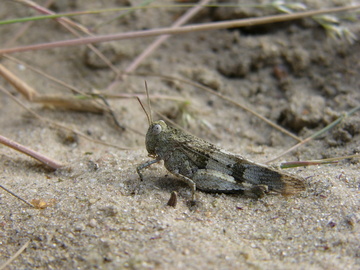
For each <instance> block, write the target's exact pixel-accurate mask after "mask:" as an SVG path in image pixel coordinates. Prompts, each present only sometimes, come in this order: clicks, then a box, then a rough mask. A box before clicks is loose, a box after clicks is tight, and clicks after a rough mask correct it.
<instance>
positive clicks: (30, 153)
mask: <svg viewBox="0 0 360 270" xmlns="http://www.w3.org/2000/svg"><path fill="white" fill-rule="evenodd" d="M0 143H2V144H4V145H6V146H8V147H11V148H12V149H15V150H17V151H19V152H21V153H23V154H25V155H28V156H30V157H32V158H34V159H36V160H38V161H40V162H41V163H44V164H45V165H47V166H49V167H50V168H53V169H55V170H56V169H59V168H61V167H63V166H64V165H63V164H61V163H60V162H58V161H56V160H53V159H51V158H49V157H47V156H45V155H43V154H40V153H38V152H36V151H34V150H32V149H30V148H28V147H26V146H24V145H22V144H19V143H17V142H15V141H12V140H10V139H8V138H6V137H4V136H2V135H0Z"/></svg>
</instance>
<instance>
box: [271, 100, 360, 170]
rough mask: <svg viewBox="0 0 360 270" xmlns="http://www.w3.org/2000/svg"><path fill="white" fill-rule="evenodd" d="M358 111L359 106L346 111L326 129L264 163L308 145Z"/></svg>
mask: <svg viewBox="0 0 360 270" xmlns="http://www.w3.org/2000/svg"><path fill="white" fill-rule="evenodd" d="M358 110H360V106H358V107H355V108H353V109H352V110H350V111H348V112H347V113H345V114H343V115H342V116H340V117H339V118H338V119H336V120H335V121H333V122H332V123H330V124H329V125H327V126H326V127H324V128H323V129H321V130H319V131H318V132H315V133H314V134H313V135H311V136H310V137H308V138H306V139H305V140H303V141H301V142H299V143H298V144H296V145H294V146H293V147H290V148H289V149H288V150H286V151H284V152H283V153H281V154H280V155H278V156H277V157H275V158H273V159H271V160H269V161H267V162H266V163H271V162H273V161H275V160H277V159H279V158H281V157H282V156H284V155H286V154H288V153H290V152H291V151H293V150H295V149H297V148H298V147H300V146H302V145H304V144H306V143H308V142H309V141H311V140H313V139H315V138H317V137H319V136H320V135H322V134H324V133H325V132H327V131H329V130H330V129H332V128H333V127H335V126H337V125H338V124H339V123H341V122H342V121H343V120H344V118H345V117H348V116H350V115H352V114H353V113H355V112H356V111H358Z"/></svg>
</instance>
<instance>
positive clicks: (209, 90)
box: [136, 73, 302, 142]
mask: <svg viewBox="0 0 360 270" xmlns="http://www.w3.org/2000/svg"><path fill="white" fill-rule="evenodd" d="M136 75H142V76H153V77H160V78H162V79H164V80H169V81H179V82H183V83H186V84H188V85H191V86H194V87H197V88H199V89H201V90H204V91H206V92H208V93H210V94H212V95H215V96H217V97H219V98H221V99H223V100H225V101H227V102H229V103H231V104H233V105H235V106H237V107H239V108H241V109H243V110H244V111H246V112H249V113H250V114H252V115H254V116H256V117H257V118H259V119H261V120H262V121H264V122H265V123H267V124H268V125H270V126H272V127H273V128H275V129H277V130H279V131H280V132H282V133H284V134H286V135H288V136H289V137H291V138H293V139H295V140H296V141H299V142H301V141H302V139H301V138H299V137H298V136H296V135H295V134H292V133H291V132H289V131H288V130H286V129H284V128H283V127H281V126H279V125H277V124H276V123H274V122H272V121H270V120H269V119H267V118H265V117H264V116H262V115H260V114H258V113H257V112H256V111H255V110H253V109H251V108H249V107H247V106H245V105H242V104H240V103H239V102H237V101H235V100H233V99H231V98H228V97H226V96H223V95H221V94H220V93H218V92H216V91H214V90H213V89H211V88H209V87H207V86H204V85H202V84H199V83H196V82H193V81H190V80H187V79H183V78H177V77H174V76H167V75H159V74H150V73H137V74H136ZM181 129H182V128H181Z"/></svg>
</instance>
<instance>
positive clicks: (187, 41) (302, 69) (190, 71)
mask: <svg viewBox="0 0 360 270" xmlns="http://www.w3.org/2000/svg"><path fill="white" fill-rule="evenodd" d="M39 2H44V1H39ZM56 2H58V4H56V5H53V6H52V8H54V10H56V11H58V12H65V11H71V10H88V9H94V8H99V7H104V4H105V3H104V2H105V1H56ZM120 2H121V3H124V2H126V1H115V0H114V1H106V6H108V7H113V6H116V5H119V4H121V3H120ZM347 2H349V1H334V2H333V3H330V1H329V2H328V3H327V4H329V6H332V5H338V4H347ZM319 3H321V2H320V1H318V2H316V1H312V2H311V1H309V2H307V4H308V5H309V7H311V8H317V7H319V5H320V4H319ZM182 12H183V11H182V10H181V9H164V10H159V9H150V10H143V11H137V12H135V13H133V14H131V15H128V16H126V17H124V18H123V19H120V20H117V21H115V22H113V23H108V24H107V25H106V26H105V27H104V26H103V27H100V28H99V30H98V32H99V33H115V32H121V31H128V30H131V29H145V28H156V27H163V26H168V25H170V24H171V22H172V21H173V20H174V19H176V18H177V17H178V16H180V15H181V14H182ZM273 12H274V11H273V10H268V9H266V10H259V9H251V8H248V9H220V8H218V9H212V10H207V11H203V12H201V13H200V14H199V15H198V16H197V17H196V18H195V19H194V20H193V21H192V22H193V23H201V22H209V21H216V20H224V19H234V18H241V17H251V16H260V15H266V14H270V13H273ZM32 14H34V13H33V12H31V11H29V10H28V9H27V8H25V7H23V6H21V5H19V4H15V3H12V2H10V1H5V2H3V3H1V9H0V18H13V17H24V16H29V15H32ZM113 15H114V14H111V15H109V14H103V15H92V16H81V17H76V20H78V21H79V22H80V23H82V24H84V25H86V26H88V27H95V26H96V25H97V24H99V23H100V22H104V21H105V20H107V19H108V18H110V17H112V16H113ZM155 18H158V19H155ZM344 25H345V26H348V27H349V29H350V30H351V31H353V33H355V34H356V35H357V36H359V35H360V33H359V25H358V24H357V23H351V24H344ZM20 27H21V25H18V24H16V25H15V24H14V25H9V26H2V27H0V31H1V32H0V40H1V44H4V43H5V42H6V41H7V40H8V37H12V35H13V34H14V33H16V32H17V31H18V30H19V28H20ZM69 38H72V36H71V35H70V34H68V33H67V32H66V31H65V30H64V29H63V28H61V27H60V26H59V25H58V24H57V23H55V22H47V23H43V22H36V23H35V24H34V25H33V26H32V27H31V28H30V29H29V30H28V31H27V33H26V34H25V35H24V36H23V37H22V38H20V40H19V41H18V42H17V45H24V44H32V43H40V42H46V41H50V40H60V39H69ZM151 41H152V39H150V38H147V39H141V40H132V41H121V42H111V43H107V44H101V45H98V48H99V49H100V50H102V51H103V52H105V53H107V54H108V55H109V57H110V59H112V60H113V62H114V64H115V65H116V67H117V68H119V69H120V70H121V69H124V68H126V67H127V66H128V65H129V63H130V62H131V60H132V59H134V57H135V56H137V55H138V54H139V53H141V52H142V50H143V49H144V48H145V47H146V46H147V44H149V43H150V42H151ZM14 56H16V57H18V58H19V59H21V60H22V61H25V62H26V63H29V64H32V65H33V66H34V67H37V68H39V69H41V70H43V71H46V72H47V73H49V74H51V75H52V76H55V77H56V78H58V79H61V80H63V81H65V82H67V83H69V84H72V85H74V86H76V87H78V88H80V89H82V90H83V91H86V92H90V91H103V92H104V93H106V94H114V95H115V94H119V93H141V94H143V93H144V80H145V79H146V80H147V83H148V85H149V90H150V94H151V95H154V96H158V97H161V96H164V95H166V96H171V97H173V98H180V99H182V101H174V100H169V99H164V98H154V99H152V105H153V109H154V111H158V112H161V113H162V114H164V115H166V116H167V117H169V118H171V119H172V120H174V121H177V123H179V124H182V125H184V124H185V126H186V128H187V129H188V130H189V132H191V133H193V134H195V135H197V136H199V137H202V138H204V139H206V140H209V141H211V142H213V143H215V144H217V145H218V146H220V147H222V148H224V149H227V150H229V151H231V152H233V153H239V154H241V155H243V156H246V157H248V158H250V159H252V160H256V161H258V162H266V161H267V160H270V159H272V158H273V157H275V156H276V155H278V154H279V153H281V152H282V151H284V150H286V149H287V148H289V147H290V146H292V145H294V144H295V143H296V141H295V140H294V139H292V138H290V137H289V136H287V135H284V134H282V133H281V132H279V131H277V130H275V129H274V128H272V127H270V126H269V125H268V124H266V123H264V122H263V121H261V120H259V119H258V118H256V117H255V116H253V115H252V114H250V113H247V112H245V111H243V110H242V109H240V108H239V107H237V106H235V105H233V104H229V103H228V102H226V101H224V100H222V99H220V98H219V97H217V96H214V95H211V94H209V93H206V92H204V91H202V90H201V89H199V88H195V87H193V86H190V85H188V84H185V83H183V82H179V81H172V82H169V81H165V80H162V79H161V78H159V77H149V76H146V77H145V76H130V77H128V78H127V79H126V80H125V81H123V82H121V83H119V84H118V85H116V86H115V87H114V88H113V89H111V90H103V89H106V88H107V87H108V86H109V85H110V84H111V83H112V81H113V80H114V73H113V72H111V70H110V69H109V68H107V67H104V65H103V64H102V63H101V61H100V60H99V59H96V58H95V57H94V56H93V55H92V54H91V53H90V52H89V51H88V50H87V49H86V48H85V47H71V48H61V49H52V50H46V51H36V52H26V53H19V54H14ZM359 63H360V44H359V42H358V41H356V42H354V43H352V44H351V43H349V42H346V41H344V40H335V39H331V38H329V37H328V36H327V35H326V33H325V32H324V30H323V29H322V28H321V27H320V26H319V25H318V24H317V23H315V22H314V21H313V20H311V19H304V20H299V21H294V22H288V23H279V24H274V25H268V26H261V27H253V28H246V29H233V30H230V31H229V30H218V31H211V32H201V33H191V34H186V35H181V36H175V37H172V38H171V39H170V40H169V41H168V42H167V43H166V44H164V45H163V46H162V47H161V48H160V49H158V50H157V51H156V52H155V53H154V54H153V55H152V56H151V57H150V58H148V59H147V60H146V61H145V62H144V63H143V65H142V66H141V68H140V69H139V71H142V72H147V73H156V74H162V75H171V76H176V77H178V78H185V79H190V80H193V81H195V82H198V83H200V84H203V85H206V86H209V87H211V88H213V89H214V90H216V91H217V92H218V93H221V94H222V95H224V96H226V97H229V98H231V99H233V100H235V101H237V102H239V103H241V104H243V105H246V106H248V107H251V108H253V109H254V110H256V111H257V112H258V113H259V114H261V115H263V116H265V117H267V118H268V119H270V120H271V121H273V122H276V123H278V124H280V125H282V126H283V127H285V128H286V129H288V130H290V131H291V132H293V133H294V134H296V135H297V136H300V137H301V138H306V137H308V136H310V135H311V134H313V133H315V132H316V131H318V130H320V129H321V128H323V127H324V126H326V125H327V124H329V123H330V122H331V121H333V120H335V119H336V118H337V117H339V116H340V115H341V114H342V113H344V112H346V111H349V110H350V109H352V108H354V107H356V106H359V104H360V91H359V86H360V81H359V78H358V75H359V70H360V64H359ZM1 64H3V65H4V66H6V67H7V68H8V69H10V70H11V71H12V72H14V73H16V74H17V75H18V76H19V77H21V78H22V79H23V80H24V81H26V82H27V83H28V84H29V85H31V86H32V87H33V88H35V89H36V90H37V91H39V92H41V93H43V94H45V93H46V94H60V93H69V92H68V91H66V89H64V88H63V87H60V86H58V85H56V84H54V83H52V82H50V81H48V80H47V79H45V78H44V77H42V76H39V75H38V74H36V73H33V72H31V71H30V70H29V69H28V68H23V67H22V66H20V65H18V64H15V63H13V62H11V61H8V60H2V62H1ZM0 83H1V84H2V85H3V86H4V87H6V88H7V89H9V90H10V91H11V92H12V93H13V94H14V95H15V96H16V97H18V98H20V99H21V100H22V101H23V102H24V103H25V104H26V106H28V107H29V108H32V109H33V110H34V111H35V112H37V113H39V114H41V115H42V116H44V117H46V118H48V119H52V120H54V121H57V122H59V123H62V124H65V125H66V126H68V127H71V128H73V129H76V130H78V131H81V132H83V133H85V134H87V135H88V136H90V137H91V138H93V139H97V140H101V141H104V142H107V143H111V144H114V145H117V146H119V147H131V148H132V149H130V150H119V149H116V148H114V147H108V146H104V145H101V144H97V143H93V142H90V141H88V140H86V139H84V138H82V137H80V136H77V135H75V134H73V133H72V132H68V131H64V130H59V129H57V128H55V127H53V126H51V125H49V124H46V123H44V122H42V121H40V120H38V119H36V118H34V117H33V116H31V114H30V113H29V112H27V111H25V110H24V109H22V108H20V107H19V106H18V105H17V104H16V103H14V102H13V101H12V100H11V99H10V98H9V97H8V96H5V95H4V94H1V98H0V103H1V105H0V126H1V135H4V136H6V137H8V138H11V139H13V140H15V141H17V142H19V143H22V144H24V145H26V146H28V147H31V148H32V149H34V150H36V151H39V152H41V153H43V154H46V155H47V156H49V157H52V158H54V159H56V160H58V161H60V162H62V163H64V164H66V165H67V166H66V167H65V168H63V169H60V170H57V171H53V170H50V169H48V168H46V167H45V166H43V165H41V164H39V163H38V162H36V161H34V160H33V159H31V158H29V157H26V156H24V155H22V154H20V153H17V152H15V151H14V150H11V149H9V148H7V147H4V146H0V168H1V185H4V186H5V187H7V188H9V189H11V190H12V191H13V192H15V193H17V194H18V195H20V196H22V197H24V198H26V199H28V200H31V199H42V200H44V201H47V202H53V203H54V204H53V205H51V206H49V207H47V208H46V209H43V210H39V209H32V208H30V207H28V206H26V205H25V204H23V203H21V202H20V201H18V200H16V199H15V198H13V197H11V196H10V195H9V194H7V193H5V192H3V191H1V193H0V205H1V207H0V265H2V264H3V263H4V262H5V261H6V260H7V259H8V258H9V257H11V256H12V255H13V254H15V252H16V251H17V250H18V249H19V248H20V247H21V246H22V245H24V244H25V243H26V242H28V241H29V244H28V247H27V248H26V249H25V250H24V251H23V252H22V253H21V255H20V256H19V257H18V258H17V259H16V260H15V261H14V262H13V263H12V264H11V265H10V266H8V267H7V269H98V268H101V269H123V268H126V269H127V268H129V269H359V268H360V244H359V243H360V241H359V239H360V238H359V237H360V235H359V234H360V224H359V221H360V216H359V194H360V193H359V187H360V176H359V168H360V164H359V160H358V159H354V160H344V161H340V162H339V163H337V164H329V165H322V166H310V167H306V168H297V169H291V170H288V171H289V173H292V174H294V175H298V176H299V177H302V178H304V181H305V182H306V186H307V190H306V191H305V192H303V193H301V194H299V195H296V196H292V197H283V196H276V195H269V196H265V197H264V198H262V199H259V200H255V199H252V198H247V197H244V196H241V195H224V194H207V193H203V192H198V193H197V196H198V203H197V205H196V206H195V207H193V206H190V205H189V203H188V202H189V200H190V198H191V192H190V189H189V187H188V186H187V185H186V184H184V183H182V182H181V181H179V180H177V179H176V178H174V177H172V176H171V175H169V173H168V172H167V171H166V170H165V168H164V167H163V166H162V164H159V165H153V166H152V167H151V168H150V169H147V170H145V171H144V176H145V181H143V182H141V181H139V178H138V175H137V174H136V166H137V165H138V164H140V163H143V162H145V161H146V160H148V157H147V152H146V150H145V146H144V134H145V132H146V130H147V127H148V124H147V120H146V117H145V114H144V112H143V111H142V110H141V108H140V106H139V104H138V103H137V101H135V100H129V99H111V100H110V101H109V102H110V104H111V106H112V108H113V109H114V112H115V115H116V116H117V118H118V119H119V121H120V122H121V124H123V125H124V126H126V127H127V130H126V131H120V130H119V129H117V128H116V127H115V126H114V123H113V121H112V119H111V117H110V116H109V115H107V114H103V115H99V114H92V113H80V112H70V111H61V110H51V109H48V108H44V107H43V106H41V105H39V104H34V103H30V102H27V101H25V100H24V99H23V98H22V97H21V96H20V95H19V94H18V93H17V92H16V91H15V90H14V89H12V88H11V86H9V85H8V84H7V83H6V82H5V81H4V80H3V79H0ZM144 100H145V99H144ZM359 116H360V115H359V112H357V113H356V114H354V115H352V116H350V117H348V118H346V119H345V120H344V121H343V123H342V124H341V125H338V126H337V127H335V128H334V129H333V130H331V131H330V132H329V133H327V134H326V135H324V136H322V137H320V138H319V139H317V140H315V141H312V142H310V143H308V144H306V145H305V146H303V147H301V148H299V149H298V150H296V151H293V152H292V153H291V154H288V155H286V156H284V157H283V158H282V159H281V160H277V161H276V163H275V164H278V163H280V162H282V161H296V160H310V159H322V158H329V157H337V156H346V155H352V154H356V153H359V151H360V117H359ZM155 117H156V118H158V116H155ZM184 119H185V120H184ZM186 119H187V121H186ZM131 129H134V130H136V131H137V132H138V133H136V132H133V131H131ZM172 191H177V192H178V194H179V196H178V204H177V206H176V208H173V207H169V206H167V205H166V203H167V201H168V199H169V198H170V193H171V192H172Z"/></svg>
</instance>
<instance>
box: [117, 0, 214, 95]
mask: <svg viewBox="0 0 360 270" xmlns="http://www.w3.org/2000/svg"><path fill="white" fill-rule="evenodd" d="M209 2H210V0H202V1H201V2H200V3H198V4H197V5H196V6H195V7H193V8H191V9H190V10H188V11H187V12H186V13H185V14H184V15H183V16H182V17H180V18H179V19H178V20H177V21H176V22H175V23H174V24H173V25H172V26H171V27H173V28H175V27H178V26H181V25H183V24H185V23H186V22H187V21H189V20H190V19H191V18H192V17H193V16H194V15H195V14H196V13H198V12H199V11H200V10H201V9H202V8H203V5H206V4H207V3H209ZM169 37H170V36H169V35H162V36H160V37H158V38H157V39H156V40H154V41H153V42H152V43H151V44H150V45H149V46H148V47H147V48H146V49H145V50H144V51H143V52H142V53H141V54H140V55H139V56H138V57H136V58H135V59H134V61H133V62H132V63H131V64H130V65H129V66H128V67H127V68H126V69H125V74H124V75H122V76H121V78H120V79H124V78H125V77H124V76H125V75H126V73H129V72H133V71H134V70H135V69H136V68H137V67H138V66H139V65H140V63H141V62H142V61H144V59H145V58H146V57H148V56H149V55H150V54H151V53H152V52H153V51H155V50H156V49H157V48H158V47H159V46H160V45H161V44H162V43H164V42H165V41H166V40H167V39H168V38H169ZM113 86H114V85H111V86H110V88H111V87H113Z"/></svg>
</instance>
